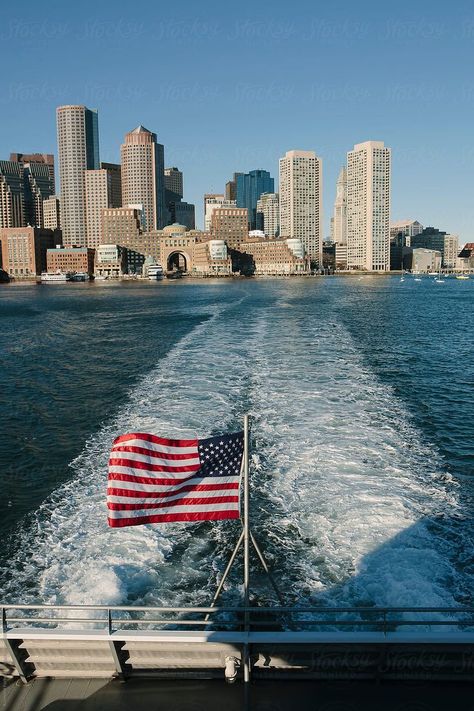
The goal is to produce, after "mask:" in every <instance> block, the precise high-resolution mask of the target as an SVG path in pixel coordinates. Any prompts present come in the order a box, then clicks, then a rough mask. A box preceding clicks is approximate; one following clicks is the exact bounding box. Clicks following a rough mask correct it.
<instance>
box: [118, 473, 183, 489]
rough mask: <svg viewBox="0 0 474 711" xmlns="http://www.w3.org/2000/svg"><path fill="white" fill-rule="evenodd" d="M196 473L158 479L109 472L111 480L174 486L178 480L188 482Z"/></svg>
mask: <svg viewBox="0 0 474 711" xmlns="http://www.w3.org/2000/svg"><path fill="white" fill-rule="evenodd" d="M194 476H195V475H194V473H191V475H190V476H189V478H187V479H158V478H157V477H148V476H134V475H133V474H119V473H118V472H109V481H132V482H138V484H159V485H160V486H173V485H176V482H183V483H184V482H187V481H190V480H192V479H193V478H194Z"/></svg>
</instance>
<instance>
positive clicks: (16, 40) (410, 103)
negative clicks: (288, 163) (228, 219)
mask: <svg viewBox="0 0 474 711" xmlns="http://www.w3.org/2000/svg"><path fill="white" fill-rule="evenodd" d="M25 7H26V9H25ZM369 10H370V11H369ZM268 11H269V7H268V6H266V5H261V6H260V7H259V8H254V7H251V5H250V4H249V3H247V2H243V3H240V4H239V7H229V8H225V9H222V8H219V7H218V5H217V4H216V3H212V2H206V3H204V5H201V6H200V7H199V8H196V7H195V6H193V5H191V4H190V3H189V2H183V3H182V4H181V5H180V6H179V8H173V10H168V11H167V12H165V13H158V12H157V11H156V10H154V9H153V6H152V5H151V4H150V3H148V2H143V1H142V2H140V1H139V2H138V4H137V5H136V6H134V8H133V11H132V9H131V8H130V7H129V6H128V5H126V4H125V3H123V2H118V3H116V4H115V5H114V6H112V5H110V4H109V3H104V4H103V5H101V6H100V7H97V5H96V4H95V5H94V4H92V3H90V2H86V3H85V5H84V9H83V10H79V8H74V7H63V6H61V5H60V4H58V3H48V6H47V7H36V6H35V5H34V4H33V3H31V2H26V5H24V6H23V9H22V13H17V15H16V16H15V17H14V18H13V19H12V18H11V17H9V16H8V15H7V12H6V8H3V9H2V10H1V11H0V19H1V20H2V40H3V46H4V48H5V50H6V56H7V57H8V56H9V57H13V56H15V57H17V59H16V61H15V63H13V62H11V61H10V62H9V65H10V68H9V72H8V73H7V74H6V77H7V79H6V84H5V92H4V94H3V98H2V104H3V105H2V119H3V121H2V127H3V131H2V132H1V136H0V155H1V156H2V157H3V158H4V159H7V158H8V156H9V154H10V152H11V151H37V150H41V151H42V152H47V153H52V152H55V150H56V149H55V128H54V111H55V107H56V106H58V105H64V104H68V103H80V104H84V105H86V106H90V107H92V108H98V109H99V112H100V122H101V135H100V140H101V160H103V161H104V162H109V163H118V162H119V147H120V143H121V141H122V139H123V136H124V134H125V133H126V132H127V131H128V130H130V129H131V128H132V127H133V126H136V125H138V124H139V123H142V124H143V125H145V126H148V127H149V128H150V130H152V131H154V132H156V133H157V136H158V140H159V142H161V143H163V144H164V145H165V146H166V151H167V153H166V164H167V165H177V166H178V167H179V168H180V170H182V171H183V172H184V174H185V176H186V193H187V195H186V199H187V200H188V201H189V202H191V203H194V204H195V205H196V206H197V210H198V214H197V224H199V225H201V224H202V211H201V210H202V208H201V204H202V202H201V198H202V195H203V194H204V193H212V192H222V191H224V187H225V183H226V182H227V181H228V180H229V177H230V176H231V175H232V174H233V173H234V172H239V171H240V172H248V171H250V170H252V169H255V168H263V169H265V170H268V171H269V172H270V173H271V175H275V176H276V175H277V172H278V171H277V168H278V158H279V157H280V156H281V155H283V154H284V153H285V151H287V150H289V149H292V148H296V149H301V150H314V151H315V152H316V154H317V155H320V156H322V158H323V159H324V165H325V188H324V204H325V205H332V204H333V202H334V197H335V185H336V180H337V175H338V173H339V171H340V168H341V166H342V165H344V163H345V155H346V152H347V150H349V149H350V147H351V146H353V145H354V144H355V143H358V142H363V141H366V140H383V141H384V142H385V143H386V145H389V146H391V147H392V149H393V166H392V184H393V190H392V196H393V204H392V217H393V219H394V220H402V219H405V218H409V217H413V218H416V219H419V220H420V221H421V222H422V223H423V224H428V223H430V224H436V225H440V226H441V227H443V228H445V229H448V230H450V231H452V232H454V233H457V234H460V238H461V241H472V230H471V224H472V214H471V213H470V212H469V210H467V209H466V208H465V206H466V205H469V204H470V198H471V194H472V191H473V189H474V184H473V180H472V177H471V174H472V169H471V163H472V162H473V160H474V158H473V149H474V145H473V143H472V141H471V138H470V136H471V128H470V115H471V108H472V107H473V106H474V92H473V91H472V79H471V76H470V72H469V69H468V68H469V66H470V63H469V62H468V61H467V60H468V58H469V57H470V51H471V48H472V39H473V31H472V27H473V25H472V10H471V7H470V5H469V4H468V3H466V2H460V3H458V4H457V6H456V7H454V8H449V10H448V9H443V8H440V7H433V6H432V5H430V4H428V3H427V2H420V3H418V4H417V7H416V8H413V7H410V6H409V5H408V3H406V2H402V3H400V4H399V6H397V12H396V14H395V15H392V14H391V12H390V10H389V9H387V8H383V7H376V6H375V5H374V4H373V3H369V2H367V1H366V2H363V3H362V7H358V8H355V7H351V5H350V4H349V3H339V4H338V5H337V6H334V7H325V8H324V9H320V10H318V9H316V8H314V6H312V5H310V3H307V2H301V3H299V4H298V6H297V7H291V8H290V7H287V8H284V7H279V6H276V7H273V8H272V15H271V17H270V16H269V15H268ZM144 16H146V18H147V19H146V22H144V21H143V20H142V18H143V17H144ZM154 40H157V41H159V43H160V49H161V59H160V66H159V67H158V69H157V74H156V81H155V82H149V80H148V78H147V77H146V76H144V73H143V70H142V67H143V66H147V63H149V62H152V61H153V48H154V47H155V46H156V42H155V41H154ZM19 46H20V47H22V48H23V49H24V51H21V52H19V53H18V52H17V49H18V47H19ZM362 46H363V49H364V51H363V52H359V51H358V49H359V47H362ZM124 47H126V48H127V51H126V52H124V51H123V50H124ZM28 50H29V51H28ZM46 50H48V51H49V52H51V51H54V56H57V57H61V61H60V62H57V63H56V65H57V66H55V71H54V73H53V74H52V75H48V76H45V74H44V71H43V70H42V67H41V63H35V62H31V61H29V57H31V51H33V52H35V51H36V52H37V53H42V52H44V51H46ZM171 50H172V51H171ZM262 50H264V51H262ZM222 52H228V53H229V55H230V56H232V57H233V58H234V61H232V62H226V63H225V65H226V66H225V69H224V68H223V67H218V66H217V65H216V62H215V57H216V56H218V55H219V53H222ZM104 56H107V57H108V60H109V61H107V62H104V61H103V57H104ZM448 56H449V57H450V60H451V61H450V62H447V61H446V59H447V57H448ZM171 57H173V59H171ZM290 57H291V61H289V58H290ZM454 65H455V66H456V67H457V70H456V73H453V71H452V67H453V66H454ZM321 68H323V71H321ZM268 69H271V70H272V71H271V72H270V73H268ZM138 70H140V71H138ZM296 70H297V71H296ZM171 76H172V80H171V82H170V77H171ZM32 106H34V109H35V111H34V118H32V117H33V114H32V112H31V107H32ZM256 113H257V114H258V115H260V114H262V113H263V114H264V115H265V120H264V121H262V122H255V120H254V119H255V114H256ZM349 117H350V118H349ZM447 125H449V126H450V130H449V135H448V134H447V132H446V126H447ZM440 161H441V162H442V164H443V170H442V171H440V170H439V165H440ZM203 166H204V167H205V170H203ZM421 176H423V178H422V179H421ZM447 176H449V180H448V178H447ZM440 193H442V194H443V195H444V199H443V200H439V195H440ZM329 217H330V213H329V210H327V209H326V210H325V223H324V235H325V236H327V235H328V234H329Z"/></svg>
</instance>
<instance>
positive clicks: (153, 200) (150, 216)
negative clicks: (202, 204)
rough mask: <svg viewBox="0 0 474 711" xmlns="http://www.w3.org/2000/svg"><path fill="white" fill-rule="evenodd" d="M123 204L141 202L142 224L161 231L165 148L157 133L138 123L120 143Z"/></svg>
mask: <svg viewBox="0 0 474 711" xmlns="http://www.w3.org/2000/svg"><path fill="white" fill-rule="evenodd" d="M121 156H122V202H123V205H125V206H126V205H142V206H143V212H144V216H145V227H146V229H147V230H148V231H149V230H161V229H162V228H163V227H164V225H165V222H166V214H165V175H164V147H163V146H162V144H161V143H157V139H156V133H152V132H151V131H149V130H148V129H147V128H144V126H137V128H135V129H134V130H133V131H130V132H129V133H127V134H126V136H125V143H123V144H122V146H121Z"/></svg>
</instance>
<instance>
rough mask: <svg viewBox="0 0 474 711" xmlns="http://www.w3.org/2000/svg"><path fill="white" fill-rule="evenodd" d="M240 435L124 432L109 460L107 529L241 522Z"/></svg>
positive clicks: (116, 442) (242, 444) (242, 439)
mask: <svg viewBox="0 0 474 711" xmlns="http://www.w3.org/2000/svg"><path fill="white" fill-rule="evenodd" d="M243 451H244V434H243V432H236V433H234V434H225V435H219V436H217V437H209V438H208V439H201V440H197V439H164V438H162V437H156V436H155V435H152V434H143V433H131V434H124V435H121V436H120V437H117V439H116V440H115V441H114V443H113V446H112V451H111V453H110V460H109V479H108V487H107V508H108V522H109V526H112V527H122V526H138V525H139V524H143V523H165V522H169V521H210V520H213V521H217V520H221V519H227V518H239V516H240V512H239V488H240V471H241V464H242V455H243Z"/></svg>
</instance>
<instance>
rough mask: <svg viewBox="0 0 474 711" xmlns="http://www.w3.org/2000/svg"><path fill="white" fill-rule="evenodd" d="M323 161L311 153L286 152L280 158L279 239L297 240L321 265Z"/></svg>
mask: <svg viewBox="0 0 474 711" xmlns="http://www.w3.org/2000/svg"><path fill="white" fill-rule="evenodd" d="M322 182H323V176H322V161H321V159H320V158H318V156H317V155H316V153H314V151H287V153H286V154H285V155H284V157H283V158H280V236H281V237H288V238H293V239H300V240H301V242H302V243H303V246H304V248H305V251H306V253H307V254H308V255H309V256H310V258H311V260H312V261H314V262H316V263H317V264H319V265H320V266H322V250H323V201H322V188H323V186H322Z"/></svg>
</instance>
